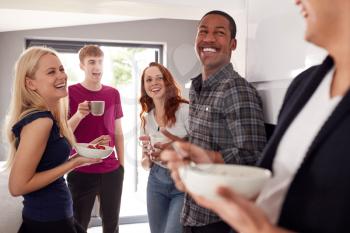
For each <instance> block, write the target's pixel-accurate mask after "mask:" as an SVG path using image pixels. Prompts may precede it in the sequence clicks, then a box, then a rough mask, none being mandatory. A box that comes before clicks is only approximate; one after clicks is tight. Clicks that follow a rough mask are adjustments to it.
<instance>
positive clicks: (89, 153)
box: [75, 143, 113, 159]
mask: <svg viewBox="0 0 350 233" xmlns="http://www.w3.org/2000/svg"><path fill="white" fill-rule="evenodd" d="M75 150H76V151H77V153H78V154H79V155H81V156H84V157H87V158H95V159H104V158H107V157H108V156H109V155H110V154H112V152H113V148H112V147H110V146H105V145H93V144H89V143H77V144H76V146H75Z"/></svg>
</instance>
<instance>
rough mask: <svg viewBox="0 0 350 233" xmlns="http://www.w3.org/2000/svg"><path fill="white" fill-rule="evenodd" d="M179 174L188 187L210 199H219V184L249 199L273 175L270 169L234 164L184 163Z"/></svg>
mask: <svg viewBox="0 0 350 233" xmlns="http://www.w3.org/2000/svg"><path fill="white" fill-rule="evenodd" d="M179 174H180V177H181V180H182V182H183V183H184V184H185V186H186V188H187V189H188V190H189V191H190V192H192V193H194V194H197V195H201V196H204V197H206V198H208V199H211V200H215V199H219V198H220V196H219V195H218V194H217V189H218V187H219V186H226V187H228V188H231V189H232V190H233V191H235V192H237V193H239V194H241V195H243V196H244V197H246V198H248V199H252V198H255V197H257V196H258V194H259V193H260V191H261V190H262V188H263V186H264V184H265V183H266V181H267V180H268V179H269V178H270V177H271V172H270V171H269V170H266V169H263V168H259V167H252V166H243V165H233V164H197V165H195V166H193V165H184V166H182V167H180V168H179Z"/></svg>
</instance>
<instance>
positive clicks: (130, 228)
mask: <svg viewBox="0 0 350 233" xmlns="http://www.w3.org/2000/svg"><path fill="white" fill-rule="evenodd" d="M119 232H120V233H150V230H149V226H148V223H138V224H123V225H120V226H119ZM88 233H102V227H92V228H89V229H88Z"/></svg>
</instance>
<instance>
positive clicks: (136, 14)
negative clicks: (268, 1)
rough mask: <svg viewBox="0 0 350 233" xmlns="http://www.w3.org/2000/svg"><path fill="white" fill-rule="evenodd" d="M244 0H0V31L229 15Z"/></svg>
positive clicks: (240, 6) (237, 8) (242, 7)
mask: <svg viewBox="0 0 350 233" xmlns="http://www.w3.org/2000/svg"><path fill="white" fill-rule="evenodd" d="M245 2H246V0H59V1H47V0H11V1H9V0H0V32H5V31H16V30H27V29H38V28H50V27H63V26H73V25H86V24H97V23H107V22H120V21H130V20H143V19H154V18H170V19H200V17H201V16H202V15H203V14H204V13H205V12H207V11H209V10H214V9H215V10H216V9H219V10H224V11H226V12H228V13H231V14H233V13H234V12H235V11H236V10H241V9H244V7H245Z"/></svg>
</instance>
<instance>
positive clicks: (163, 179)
mask: <svg viewBox="0 0 350 233" xmlns="http://www.w3.org/2000/svg"><path fill="white" fill-rule="evenodd" d="M183 202H184V193H183V192H180V191H179V190H177V189H176V187H175V184H174V182H173V180H172V179H171V177H170V172H169V170H168V169H165V168H162V167H160V166H158V165H156V164H154V165H153V166H152V168H151V171H150V174H149V177H148V185H147V212H148V220H149V225H150V229H151V233H182V224H181V223H180V213H181V211H182V207H183Z"/></svg>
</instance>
